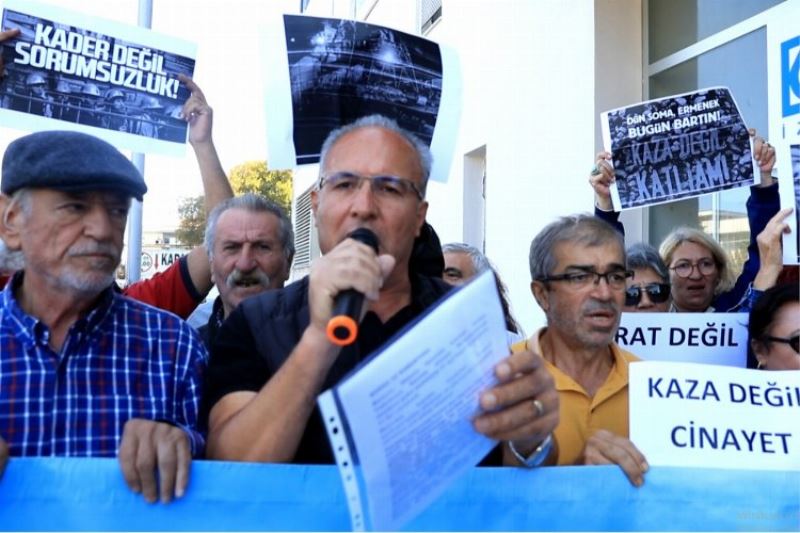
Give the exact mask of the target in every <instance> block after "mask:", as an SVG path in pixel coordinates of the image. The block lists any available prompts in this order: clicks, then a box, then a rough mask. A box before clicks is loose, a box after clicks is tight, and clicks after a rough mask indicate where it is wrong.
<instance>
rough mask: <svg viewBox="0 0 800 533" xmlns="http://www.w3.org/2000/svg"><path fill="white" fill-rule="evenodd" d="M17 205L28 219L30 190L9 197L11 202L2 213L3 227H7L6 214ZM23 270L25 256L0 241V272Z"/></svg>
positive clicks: (26, 188)
mask: <svg viewBox="0 0 800 533" xmlns="http://www.w3.org/2000/svg"><path fill="white" fill-rule="evenodd" d="M15 204H17V205H19V209H20V211H22V214H23V215H24V216H25V218H26V219H27V218H29V217H30V216H31V212H32V207H33V204H32V202H31V189H30V188H29V187H23V188H22V189H17V190H16V191H14V193H13V194H12V195H11V201H10V202H8V205H6V210H5V212H3V215H2V216H3V218H2V223H3V225H4V226H7V225H8V214H9V213H10V212H11V210H12V209H13V208H14V205H15ZM24 268H25V256H24V255H23V254H22V251H21V250H12V249H10V248H9V247H8V246H7V245H6V243H5V241H3V240H2V239H0V272H16V271H17V270H22V269H24Z"/></svg>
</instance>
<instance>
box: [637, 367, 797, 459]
mask: <svg viewBox="0 0 800 533" xmlns="http://www.w3.org/2000/svg"><path fill="white" fill-rule="evenodd" d="M629 390H630V396H629V398H630V399H629V401H630V438H631V441H632V442H633V443H634V444H635V445H636V447H637V448H639V450H641V452H642V453H643V454H644V456H645V457H646V458H647V462H648V463H649V464H651V465H656V466H688V467H710V468H741V469H756V470H800V425H798V423H797V421H798V420H800V371H795V370H789V371H782V372H770V371H766V370H749V369H744V368H731V367H725V366H717V365H700V364H692V363H667V362H663V361H641V362H638V363H634V364H632V365H631V367H630V384H629Z"/></svg>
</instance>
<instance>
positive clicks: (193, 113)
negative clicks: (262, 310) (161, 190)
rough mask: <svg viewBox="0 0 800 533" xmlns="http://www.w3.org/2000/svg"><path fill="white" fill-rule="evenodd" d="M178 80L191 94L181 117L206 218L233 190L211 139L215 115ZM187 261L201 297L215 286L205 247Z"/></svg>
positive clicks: (189, 81)
mask: <svg viewBox="0 0 800 533" xmlns="http://www.w3.org/2000/svg"><path fill="white" fill-rule="evenodd" d="M179 79H180V80H181V82H182V83H183V84H184V85H186V87H187V88H188V89H189V90H190V91H192V95H191V96H190V97H189V99H188V100H187V101H186V103H185V104H184V105H183V110H182V114H183V118H184V120H186V121H187V122H188V123H189V143H190V144H191V145H192V148H193V149H194V154H195V157H197V164H198V166H199V167H200V178H201V179H202V180H203V192H204V194H205V208H206V216H208V214H209V213H211V211H212V210H213V209H214V207H216V206H217V205H218V204H219V203H220V202H222V201H224V200H227V199H228V198H231V197H233V189H232V188H231V184H230V182H229V181H228V177H227V176H226V175H225V171H224V170H223V168H222V163H220V160H219V156H218V155H217V149H216V147H215V146H214V140H213V139H212V136H211V131H212V125H213V121H214V112H213V110H212V109H211V107H210V106H209V105H208V102H206V97H205V95H204V94H203V91H202V90H201V89H200V87H198V86H197V84H196V83H195V82H194V81H193V80H192V79H191V78H189V77H187V76H184V75H180V76H179ZM186 262H187V266H188V267H189V276H190V278H191V280H192V283H193V284H194V286H195V289H196V290H197V292H198V293H200V294H202V295H206V294H208V291H210V290H211V287H212V286H213V285H214V284H213V282H212V281H211V265H210V264H209V262H208V254H207V253H206V249H205V247H204V246H198V247H196V248H194V249H193V250H192V251H191V252H189V254H188V257H187V258H186Z"/></svg>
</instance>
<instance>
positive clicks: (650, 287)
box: [625, 283, 670, 307]
mask: <svg viewBox="0 0 800 533" xmlns="http://www.w3.org/2000/svg"><path fill="white" fill-rule="evenodd" d="M669 290H670V286H669V283H648V284H647V285H645V286H643V287H640V286H636V285H634V286H632V287H628V288H627V289H625V305H627V306H628V307H633V306H635V305H639V302H640V301H642V291H644V292H646V293H647V296H648V297H649V298H650V301H651V302H653V303H654V304H660V303H663V302H666V301H667V299H668V298H669Z"/></svg>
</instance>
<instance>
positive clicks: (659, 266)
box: [625, 242, 669, 283]
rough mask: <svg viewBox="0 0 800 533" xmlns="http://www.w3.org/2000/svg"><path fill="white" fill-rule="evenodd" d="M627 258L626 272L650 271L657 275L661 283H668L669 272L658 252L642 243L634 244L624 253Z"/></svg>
mask: <svg viewBox="0 0 800 533" xmlns="http://www.w3.org/2000/svg"><path fill="white" fill-rule="evenodd" d="M625 253H626V255H627V256H628V257H627V261H626V265H627V268H628V270H644V269H647V268H649V269H651V270H652V271H653V272H655V273H656V274H658V277H660V278H661V281H662V282H663V283H669V270H668V269H667V265H665V264H664V261H663V260H662V259H661V256H660V255H658V250H656V248H655V247H654V246H651V245H649V244H647V243H644V242H639V243H636V244H634V245H632V246H630V247H628V249H627V250H626V251H625Z"/></svg>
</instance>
